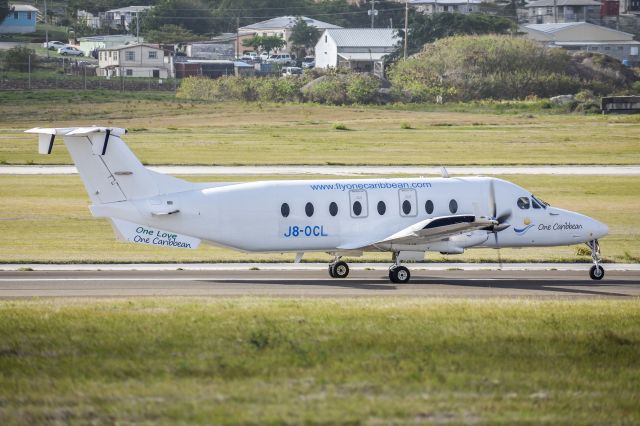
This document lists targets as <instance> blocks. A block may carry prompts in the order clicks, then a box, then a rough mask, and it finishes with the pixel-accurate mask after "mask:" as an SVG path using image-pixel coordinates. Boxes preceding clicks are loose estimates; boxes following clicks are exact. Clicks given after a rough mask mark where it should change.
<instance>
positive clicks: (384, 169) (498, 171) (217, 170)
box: [0, 165, 640, 176]
mask: <svg viewBox="0 0 640 426" xmlns="http://www.w3.org/2000/svg"><path fill="white" fill-rule="evenodd" d="M149 168H150V169H151V170H154V171H156V172H160V173H166V174H170V175H229V176H235V175H237V176H269V175H283V176H284V175H327V176H367V175H413V176H440V167H432V166H286V165H283V166H150V167H149ZM447 171H448V172H449V174H450V175H451V176H459V175H485V176H497V175H579V176H640V165H634V166H464V167H462V166H460V167H447ZM77 173H78V171H77V170H76V168H75V167H74V166H0V175H69V174H77Z"/></svg>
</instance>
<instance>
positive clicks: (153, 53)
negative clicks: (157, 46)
mask: <svg viewBox="0 0 640 426" xmlns="http://www.w3.org/2000/svg"><path fill="white" fill-rule="evenodd" d="M149 59H158V52H156V51H155V50H150V51H149Z"/></svg>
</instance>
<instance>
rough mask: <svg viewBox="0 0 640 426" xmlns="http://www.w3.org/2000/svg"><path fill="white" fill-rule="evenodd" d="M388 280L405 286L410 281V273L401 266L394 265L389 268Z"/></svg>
mask: <svg viewBox="0 0 640 426" xmlns="http://www.w3.org/2000/svg"><path fill="white" fill-rule="evenodd" d="M389 279H390V280H391V282H392V283H396V284H405V283H408V282H409V280H410V279H411V273H410V272H409V269H407V268H406V267H404V266H402V265H398V266H396V265H394V266H392V267H391V268H389Z"/></svg>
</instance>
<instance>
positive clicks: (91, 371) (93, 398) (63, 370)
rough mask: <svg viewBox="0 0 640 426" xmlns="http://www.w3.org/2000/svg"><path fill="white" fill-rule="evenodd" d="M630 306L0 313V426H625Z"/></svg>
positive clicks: (396, 302)
mask: <svg viewBox="0 0 640 426" xmlns="http://www.w3.org/2000/svg"><path fill="white" fill-rule="evenodd" d="M638 353H640V302H639V301H638V300H627V301H605V300H600V301H578V302H575V301H574V302H570V301H531V300H509V301H507V300H501V301H487V300H473V301H462V300H460V301H450V300H433V299H420V300H412V299H408V298H407V299H393V298H381V299H319V300H311V299H307V300H301V299H268V298H262V299H254V298H240V299H223V300H220V299H218V300H216V299H206V300H202V299H197V300H196V299H136V300H120V301H114V300H100V301H98V300H88V301H87V300H84V301H81V300H77V299H76V300H73V299H54V300H39V301H38V300H35V301H11V302H9V301H1V302H0V423H2V424H3V425H12V424H43V423H46V424H134V423H135V424H150V423H153V424H189V423H191V424H305V423H310V424H353V425H358V424H416V423H420V424H422V423H435V424H441V423H452V424H468V423H481V424H486V423H501V424H523V423H525V424H528V423H547V424H637V423H638V422H640V405H638V401H639V400H640V364H638Z"/></svg>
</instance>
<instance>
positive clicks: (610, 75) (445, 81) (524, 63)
mask: <svg viewBox="0 0 640 426" xmlns="http://www.w3.org/2000/svg"><path fill="white" fill-rule="evenodd" d="M596 59H597V60H596ZM608 61H609V60H608V59H607V60H605V61H604V62H603V60H602V58H595V59H594V58H593V57H592V56H591V55H587V56H575V57H574V56H572V55H570V54H569V53H568V52H567V51H565V50H562V49H550V48H547V47H544V46H541V45H540V44H538V43H536V42H534V41H530V40H527V39H524V38H514V37H508V36H498V35H485V36H456V37H449V38H445V39H441V40H438V41H436V42H435V43H433V44H431V45H427V46H426V47H425V48H424V50H423V51H422V53H420V54H419V55H417V56H416V57H414V58H411V59H408V60H405V61H401V62H398V63H397V64H396V65H395V66H393V67H392V68H391V69H390V71H389V77H390V80H391V81H392V83H393V84H394V86H395V87H394V90H395V91H396V92H397V93H406V94H408V95H409V96H410V97H411V99H412V100H413V101H429V102H434V101H439V100H443V101H469V100H474V99H525V98H527V97H530V96H537V97H545V98H546V97H550V96H555V95H560V94H570V93H576V92H577V91H579V90H583V89H589V90H592V91H593V92H594V93H609V92H611V91H613V90H615V89H616V88H618V87H621V86H624V85H625V84H629V82H630V81H629V77H628V76H626V75H623V74H622V71H620V72H618V71H616V72H609V71H607V67H608V66H609V65H608V63H609V62H608ZM602 64H605V65H606V66H605V65H602Z"/></svg>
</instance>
